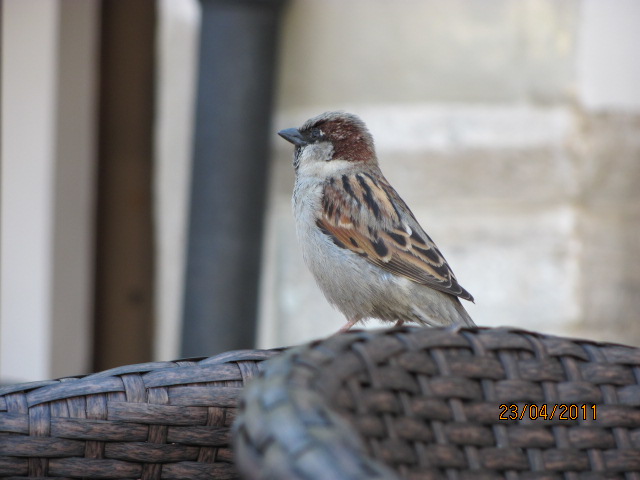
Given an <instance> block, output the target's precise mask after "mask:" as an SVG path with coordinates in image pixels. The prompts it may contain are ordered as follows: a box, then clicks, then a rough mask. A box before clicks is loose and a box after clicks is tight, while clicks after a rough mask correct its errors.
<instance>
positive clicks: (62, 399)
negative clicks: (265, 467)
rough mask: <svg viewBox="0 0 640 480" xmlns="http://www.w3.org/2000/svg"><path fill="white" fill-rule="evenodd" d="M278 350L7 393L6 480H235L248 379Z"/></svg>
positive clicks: (2, 452) (2, 412)
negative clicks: (241, 400)
mask: <svg viewBox="0 0 640 480" xmlns="http://www.w3.org/2000/svg"><path fill="white" fill-rule="evenodd" d="M275 353H277V352H271V351H260V350H247V351H236V352H228V353H226V354H223V355H219V356H216V357H211V358H207V359H204V360H183V361H177V362H158V363H147V364H140V365H129V366H126V367H121V368H116V369H113V370H109V371H105V372H101V373H97V374H94V375H89V376H86V377H81V378H65V379H61V380H55V381H45V382H36V383H30V384H21V385H13V386H8V387H2V388H0V477H1V478H15V479H17V478H35V477H37V478H143V479H160V478H162V479H165V478H166V479H170V478H173V479H187V478H189V479H199V478H202V479H204V478H206V479H212V478H215V479H228V478H237V477H238V474H237V472H236V470H235V468H234V466H233V463H232V455H231V449H230V445H229V443H230V438H229V437H230V436H229V427H230V426H231V423H232V422H233V420H234V418H235V411H236V403H237V399H238V397H239V395H240V392H241V391H242V388H243V385H244V382H245V381H247V380H248V379H250V378H252V377H253V376H255V375H257V373H258V372H259V370H260V368H261V362H262V361H263V360H265V359H266V358H269V357H270V356H272V355H274V354H275Z"/></svg>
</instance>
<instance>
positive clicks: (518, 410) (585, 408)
mask: <svg viewBox="0 0 640 480" xmlns="http://www.w3.org/2000/svg"><path fill="white" fill-rule="evenodd" d="M498 408H499V409H500V415H499V417H498V419H499V420H523V419H525V418H528V419H529V420H537V419H539V418H540V419H543V420H554V419H557V420H597V416H598V412H597V410H598V409H597V405H586V404H584V405H577V404H575V403H561V404H554V405H552V404H549V405H547V404H544V403H543V404H541V405H538V404H535V403H531V404H529V403H525V404H522V405H516V404H506V403H503V404H502V405H499V407H498Z"/></svg>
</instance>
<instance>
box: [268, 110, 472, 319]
mask: <svg viewBox="0 0 640 480" xmlns="http://www.w3.org/2000/svg"><path fill="white" fill-rule="evenodd" d="M278 135H280V136H281V137H282V138H284V139H285V140H287V141H288V142H291V143H292V144H293V145H294V146H295V152H294V156H293V166H294V168H295V171H296V181H295V187H294V190H293V199H292V201H293V212H294V216H295V221H296V231H297V234H298V240H299V242H300V244H301V246H302V253H303V256H304V260H305V263H306V264H307V266H308V267H309V269H310V270H311V273H313V276H314V277H315V279H316V282H317V283H318V285H319V286H320V288H321V289H322V291H323V293H324V295H325V296H326V298H327V300H329V302H330V303H331V304H332V305H334V306H335V307H336V308H338V310H340V311H341V312H342V313H343V314H344V315H345V317H346V318H347V323H346V324H345V325H344V326H343V327H342V328H341V330H340V331H346V330H349V329H350V328H351V327H352V326H353V325H355V324H356V323H357V322H359V321H360V320H363V319H366V318H378V319H381V320H386V321H395V322H396V326H399V325H402V324H403V323H404V322H416V323H419V324H422V325H429V326H442V325H450V324H462V325H469V326H474V325H475V324H474V322H473V320H471V317H470V316H469V314H468V313H467V312H466V310H465V309H464V307H463V306H462V304H461V303H460V300H459V298H458V297H460V298H464V299H465V300H470V301H473V297H472V296H471V294H469V292H467V291H466V290H465V289H464V288H462V287H461V286H460V284H458V281H457V280H456V277H455V275H454V274H453V272H452V271H451V268H449V265H448V264H447V262H446V260H445V259H444V257H443V256H442V254H441V253H440V250H438V247H436V245H435V243H433V240H431V238H430V237H429V235H427V234H426V233H425V231H424V230H423V229H422V227H420V225H419V224H418V221H417V220H416V218H415V217H414V215H413V213H411V210H409V207H408V206H407V204H406V203H404V201H403V200H402V199H401V198H400V196H399V195H398V194H397V193H396V191H395V190H394V189H393V187H392V186H391V185H389V182H388V181H387V179H386V178H384V175H382V172H381V170H380V167H379V166H378V159H377V157H376V152H375V149H374V146H373V138H372V136H371V134H370V133H369V130H368V129H367V127H366V125H365V124H364V122H363V121H362V120H360V118H359V117H357V116H356V115H352V114H348V113H343V112H326V113H323V114H322V115H319V116H317V117H315V118H312V119H310V120H308V121H307V122H306V123H305V124H304V125H302V127H300V128H299V129H296V128H288V129H286V130H282V131H280V132H278Z"/></svg>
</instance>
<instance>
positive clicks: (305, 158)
mask: <svg viewBox="0 0 640 480" xmlns="http://www.w3.org/2000/svg"><path fill="white" fill-rule="evenodd" d="M332 156H333V145H331V144H330V143H329V142H320V143H312V144H310V145H307V146H305V147H303V148H302V150H301V151H300V165H304V164H305V163H316V162H328V161H329V160H331V157H332Z"/></svg>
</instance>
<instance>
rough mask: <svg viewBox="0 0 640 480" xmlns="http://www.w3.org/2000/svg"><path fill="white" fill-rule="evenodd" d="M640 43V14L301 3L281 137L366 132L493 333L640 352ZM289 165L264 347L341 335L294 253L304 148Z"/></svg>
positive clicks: (290, 38) (274, 222)
mask: <svg viewBox="0 0 640 480" xmlns="http://www.w3.org/2000/svg"><path fill="white" fill-rule="evenodd" d="M638 44H640V3H638V2H634V1H633V0H622V1H616V2H601V1H597V0H584V1H577V0H576V1H564V2H557V1H552V0H548V1H545V0H529V1H521V0H486V1H483V2H473V1H465V0H459V1H440V0H429V1H423V0H420V1H418V0H415V1H412V0H406V1H402V2H388V1H386V0H366V1H365V0H352V1H349V2H342V1H337V0H328V1H324V2H317V1H313V0H294V1H292V2H291V6H290V9H289V10H288V12H287V16H286V20H285V30H284V36H283V38H282V51H281V54H282V57H281V65H280V78H279V92H278V99H279V101H278V111H277V116H276V121H275V128H274V130H277V129H279V128H284V127H290V126H297V125H300V124H301V122H303V121H304V120H306V119H307V118H309V117H311V116H313V115H316V114H318V113H320V112H322V111H325V110H331V109H341V110H347V111H351V112H354V113H357V114H359V115H361V117H362V118H363V119H364V120H365V122H367V124H368V125H369V127H370V129H371V130H372V133H373V135H374V138H375V139H376V142H377V150H378V155H379V158H380V162H381V165H382V169H383V171H384V172H385V174H386V175H387V177H388V178H389V180H390V181H391V182H392V184H393V185H394V186H395V187H396V189H397V190H398V191H399V193H400V194H401V195H402V196H403V198H404V199H405V200H406V201H407V202H408V204H409V205H410V206H411V208H412V210H413V211H414V213H415V214H416V216H417V217H418V219H419V220H420V221H421V223H422V225H423V226H424V227H425V230H427V232H428V233H429V234H430V235H431V236H432V237H433V238H434V239H435V241H436V242H437V243H438V245H439V246H440V248H441V250H443V252H444V254H445V256H446V257H447V259H448V260H449V263H450V264H451V265H452V267H453V269H454V271H455V273H456V275H457V276H458V279H459V280H460V281H461V283H462V284H463V285H464V286H465V287H466V288H467V289H468V290H470V291H471V293H472V294H473V295H474V296H475V298H476V304H475V305H472V304H468V303H467V304H466V305H468V309H469V311H470V313H471V315H472V316H473V317H474V319H475V320H476V322H477V323H478V324H479V325H484V326H497V325H513V326H518V327H523V328H528V329H532V330H538V331H543V332H548V333H556V334H566V335H574V336H582V337H589V338H594V339H602V340H612V341H622V342H625V343H632V344H636V345H640V322H639V321H638V315H637V312H638V311H639V310H640V295H639V293H640V223H639V220H640V187H638V185H639V184H640V87H639V85H640V60H639V59H638V57H637V54H636V52H635V47H634V45H638ZM273 148H274V170H273V175H272V178H271V197H270V211H269V223H268V225H269V227H268V235H267V238H266V258H265V265H266V267H267V268H266V271H265V276H264V278H263V280H264V282H263V296H262V299H263V300H262V330H261V335H260V343H261V344H262V345H263V346H277V345H287V344H294V343H299V342H301V341H304V340H307V339H311V338H316V337H318V336H321V335H327V334H330V333H333V332H334V331H335V330H336V329H337V328H338V327H339V326H340V325H341V324H342V323H343V319H342V318H341V316H340V314H339V313H338V312H336V311H334V310H332V309H331V307H329V305H328V304H327V303H326V301H325V300H324V298H323V296H322V294H321V293H320V291H319V290H318V289H317V287H316V286H315V285H314V282H313V280H312V278H311V276H310V274H309V273H308V272H307V271H306V268H305V267H304V265H303V264H302V260H301V255H300V252H299V248H298V246H297V243H296V240H295V238H294V230H293V224H292V217H291V213H290V212H291V210H290V205H289V202H290V195H291V187H292V183H293V171H292V168H291V154H292V149H291V147H290V145H289V144H287V143H286V142H284V141H281V140H280V139H278V138H277V137H275V136H274V143H273ZM373 325H375V324H373Z"/></svg>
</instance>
